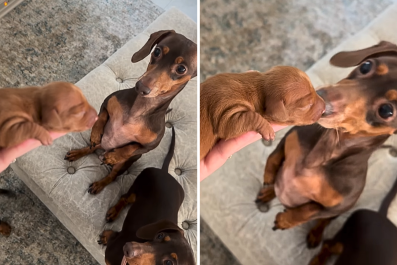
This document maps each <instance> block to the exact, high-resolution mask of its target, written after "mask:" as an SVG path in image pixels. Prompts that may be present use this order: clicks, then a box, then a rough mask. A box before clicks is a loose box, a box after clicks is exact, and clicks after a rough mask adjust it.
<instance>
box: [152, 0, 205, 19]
mask: <svg viewBox="0 0 397 265" xmlns="http://www.w3.org/2000/svg"><path fill="white" fill-rule="evenodd" d="M152 2H153V3H155V4H156V5H158V6H159V7H161V8H163V9H165V10H168V9H169V8H171V7H173V6H175V7H177V8H178V9H179V10H181V11H182V12H183V13H185V14H186V15H188V16H189V17H190V18H191V19H193V20H194V21H195V22H197V3H198V0H152Z"/></svg>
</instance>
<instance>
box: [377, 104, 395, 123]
mask: <svg viewBox="0 0 397 265" xmlns="http://www.w3.org/2000/svg"><path fill="white" fill-rule="evenodd" d="M393 112H394V109H393V106H392V105H391V104H382V105H380V107H379V109H378V113H379V116H380V117H381V118H382V119H387V118H390V117H392V116H393Z"/></svg>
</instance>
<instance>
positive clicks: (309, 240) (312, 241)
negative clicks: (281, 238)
mask: <svg viewBox="0 0 397 265" xmlns="http://www.w3.org/2000/svg"><path fill="white" fill-rule="evenodd" d="M322 239H323V233H322V231H321V233H319V232H318V230H316V229H312V230H310V232H309V233H308V234H307V237H306V244H307V248H316V247H318V246H319V245H320V243H321V240H322Z"/></svg>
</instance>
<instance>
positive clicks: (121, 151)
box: [99, 143, 146, 165]
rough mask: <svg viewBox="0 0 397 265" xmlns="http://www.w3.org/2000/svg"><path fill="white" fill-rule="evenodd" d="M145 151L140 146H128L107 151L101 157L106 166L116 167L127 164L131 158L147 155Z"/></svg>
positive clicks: (135, 144)
mask: <svg viewBox="0 0 397 265" xmlns="http://www.w3.org/2000/svg"><path fill="white" fill-rule="evenodd" d="M145 151H146V150H145V149H144V148H142V146H141V145H140V144H137V143H133V144H127V145H125V146H123V147H119V148H115V149H112V150H110V151H107V152H106V153H105V154H103V155H102V156H100V157H99V159H101V160H102V162H103V163H104V164H107V165H116V164H120V163H124V162H126V161H127V160H128V159H129V158H131V157H133V156H136V155H141V154H143V153H145Z"/></svg>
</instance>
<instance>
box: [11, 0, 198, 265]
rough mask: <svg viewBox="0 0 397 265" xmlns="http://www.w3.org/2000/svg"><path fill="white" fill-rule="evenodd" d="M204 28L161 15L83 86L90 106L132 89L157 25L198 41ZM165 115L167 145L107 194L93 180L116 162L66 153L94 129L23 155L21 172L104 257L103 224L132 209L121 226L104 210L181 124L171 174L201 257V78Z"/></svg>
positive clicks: (182, 217)
mask: <svg viewBox="0 0 397 265" xmlns="http://www.w3.org/2000/svg"><path fill="white" fill-rule="evenodd" d="M196 28H197V26H196V24H195V23H194V22H193V21H192V20H190V19H189V18H188V17H187V16H185V15H184V14H183V13H181V12H180V11H178V10H177V9H175V8H173V9H170V10H168V11H167V12H165V13H164V14H162V15H161V16H160V17H159V18H158V19H157V20H156V21H155V22H153V23H152V24H151V25H150V26H149V27H148V28H147V29H146V30H145V31H144V32H143V33H141V34H139V35H138V36H136V37H135V38H133V39H132V40H130V41H129V42H128V43H127V44H125V45H124V46H123V47H122V48H120V49H119V50H118V51H117V52H116V53H115V54H113V55H112V56H111V57H110V58H109V59H108V60H107V61H105V62H104V63H103V64H102V65H100V66H99V67H97V68H96V69H94V70H93V71H92V72H90V73H89V74H87V75H86V76H85V77H84V78H83V79H82V80H80V81H79V82H78V83H77V84H76V85H77V86H78V87H80V88H81V89H82V90H83V93H84V94H85V96H86V97H87V99H88V101H89V102H90V104H92V105H93V106H94V107H95V108H96V110H97V111H98V110H99V108H100V105H101V104H102V102H103V100H104V99H105V97H106V96H107V95H109V94H110V93H112V92H114V91H117V90H120V89H126V88H131V87H133V86H134V85H135V83H136V81H137V78H138V77H139V76H141V75H142V74H143V73H144V72H145V70H146V67H147V65H148V63H149V57H147V58H145V59H144V60H142V61H141V62H139V63H136V64H132V63H131V56H132V54H133V53H134V52H136V51H138V50H139V49H140V48H141V47H142V46H143V45H144V44H145V43H146V41H147V40H148V38H149V36H150V34H151V33H153V32H156V31H158V30H164V29H174V30H175V31H176V32H178V33H181V34H184V35H185V36H186V37H187V38H189V39H191V40H192V41H194V42H196V43H197V29H196ZM170 108H172V111H171V112H170V113H168V114H167V115H166V118H165V119H166V121H167V124H166V127H167V128H166V132H165V135H164V138H163V139H162V141H161V143H160V145H159V146H158V147H157V148H156V149H154V150H152V151H150V152H149V153H146V154H144V155H143V156H142V158H141V159H139V160H138V161H137V162H136V163H134V164H133V165H132V166H131V168H130V169H129V170H128V171H127V172H126V173H125V174H124V175H122V176H119V177H118V178H117V180H116V181H115V182H113V183H112V184H110V185H109V186H107V187H106V188H105V189H104V190H103V191H102V192H101V193H100V194H98V195H90V194H88V193H87V189H88V185H89V184H91V183H92V182H94V181H97V180H99V179H101V178H103V177H105V176H106V175H107V174H108V173H109V172H110V168H109V167H107V166H105V165H103V166H100V163H101V162H100V161H99V159H98V156H97V154H91V155H89V156H86V157H83V158H82V159H80V160H77V161H75V162H67V161H65V160H64V159H63V158H64V156H65V154H66V153H67V152H68V151H69V150H71V149H77V148H83V147H86V146H87V145H88V144H89V142H90V141H89V140H90V131H86V132H83V133H71V134H68V135H65V136H64V137H62V138H60V139H58V140H56V141H55V142H54V144H53V145H52V146H49V147H39V148H37V149H35V150H33V151H31V152H29V153H28V154H26V155H24V156H22V157H20V158H18V159H17V161H16V163H14V164H13V165H12V168H13V169H14V171H15V172H16V173H17V174H18V176H20V177H21V179H22V180H23V181H24V182H25V183H26V184H27V185H28V186H29V187H30V188H31V189H32V190H33V191H34V192H35V194H36V195H37V196H38V197H39V198H40V199H41V200H42V201H43V202H44V203H45V204H46V205H47V207H48V208H50V210H51V211H52V212H53V213H54V214H55V215H56V216H57V217H58V218H59V220H60V221H61V222H62V223H63V224H64V225H65V226H66V227H67V228H68V229H69V230H70V231H71V233H72V234H73V235H74V236H75V237H76V238H77V239H78V240H79V241H80V242H81V243H82V244H83V245H84V247H86V248H87V250H88V251H89V252H90V253H91V254H92V255H93V256H94V257H95V258H96V259H97V260H98V262H100V263H101V264H105V262H104V249H102V248H101V247H100V246H99V245H98V244H97V243H96V240H97V239H98V235H99V234H100V233H101V232H102V231H103V230H104V229H114V230H120V229H121V226H122V223H123V221H124V218H125V216H126V214H127V211H128V210H124V211H123V212H122V214H121V216H120V218H119V219H118V220H117V221H116V222H115V223H114V224H111V225H109V224H106V222H105V213H106V211H107V210H108V208H109V207H111V206H113V205H114V204H115V203H116V202H117V200H118V199H119V198H120V196H121V195H122V194H124V193H126V192H127V191H128V189H129V188H130V186H131V185H132V183H133V182H134V180H135V178H136V177H137V175H138V174H139V173H140V172H141V171H142V170H143V169H144V168H146V167H161V165H162V163H163V161H164V158H165V155H166V153H167V152H168V148H169V145H170V141H171V129H169V128H170V127H171V126H170V125H173V126H174V127H175V136H176V144H175V154H174V157H173V159H172V161H171V163H170V167H169V172H170V174H171V175H173V176H174V177H175V178H176V179H177V180H178V182H179V183H180V184H181V185H182V187H183V189H184V191H185V200H184V202H183V204H182V206H181V209H180V211H179V214H178V225H179V226H180V227H181V228H183V229H184V230H185V236H186V238H187V239H188V241H189V242H190V244H191V246H192V248H193V250H194V253H195V255H196V246H197V202H196V201H197V155H196V150H197V112H196V109H197V81H196V79H193V80H191V81H190V82H189V83H188V85H187V86H186V87H185V88H184V89H183V91H182V92H181V93H180V94H179V95H178V96H176V97H175V98H174V100H173V101H172V103H171V105H170Z"/></svg>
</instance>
